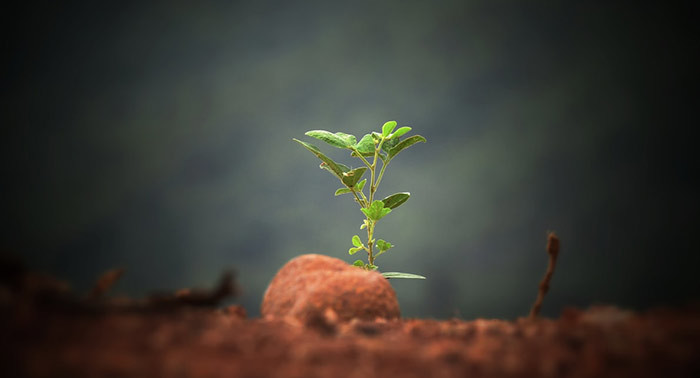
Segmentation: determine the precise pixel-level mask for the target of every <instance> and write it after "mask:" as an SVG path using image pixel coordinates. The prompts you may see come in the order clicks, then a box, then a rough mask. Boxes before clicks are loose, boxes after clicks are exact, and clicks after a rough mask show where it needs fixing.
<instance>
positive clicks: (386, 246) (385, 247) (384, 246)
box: [377, 239, 394, 252]
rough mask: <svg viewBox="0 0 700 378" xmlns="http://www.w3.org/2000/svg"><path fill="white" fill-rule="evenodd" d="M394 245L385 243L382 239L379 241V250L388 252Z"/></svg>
mask: <svg viewBox="0 0 700 378" xmlns="http://www.w3.org/2000/svg"><path fill="white" fill-rule="evenodd" d="M393 246H394V245H393V244H391V243H389V242H388V241H384V240H382V239H379V240H377V248H379V251H381V252H383V251H387V250H389V249H390V248H392V247H393Z"/></svg>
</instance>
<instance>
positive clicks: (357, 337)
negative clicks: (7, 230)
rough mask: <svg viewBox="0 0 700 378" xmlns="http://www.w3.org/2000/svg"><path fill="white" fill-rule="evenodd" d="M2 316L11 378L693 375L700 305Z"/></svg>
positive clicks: (699, 343)
mask: <svg viewBox="0 0 700 378" xmlns="http://www.w3.org/2000/svg"><path fill="white" fill-rule="evenodd" d="M10 315H11V314H9V313H7V312H5V313H4V315H3V318H4V319H2V327H0V334H2V335H3V337H2V339H3V340H2V342H1V343H0V348H1V349H0V351H1V352H2V356H3V359H6V360H5V362H3V366H4V368H3V370H4V371H5V373H3V374H1V375H2V376H3V377H23V376H26V377H98V376H101V377H384V378H386V377H394V376H395V377H600V376H607V377H691V376H696V377H697V376H700V358H699V357H700V317H699V315H700V311H698V310H697V309H685V310H679V309H675V310H671V309H665V310H664V309H659V310H654V311H650V312H646V313H643V314H637V313H630V312H625V311H622V310H619V309H616V308H613V307H599V308H592V309H590V310H588V311H578V310H573V309H570V310H567V311H565V313H564V314H563V316H562V317H561V318H560V319H557V320H552V319H538V320H535V321H530V320H526V319H521V320H517V321H502V320H486V319H477V320H472V321H465V320H458V319H453V320H447V321H436V320H428V319H402V320H394V321H351V322H347V323H333V322H332V321H328V319H325V318H319V319H317V321H316V322H310V323H309V324H306V325H304V324H299V323H295V322H293V321H271V320H264V319H245V318H244V314H242V311H241V309H240V308H239V307H236V306H232V307H231V308H229V309H224V310H214V309H194V308H181V309H173V310H168V311H162V310H158V311H123V310H118V311H117V310H110V311H84V310H80V311H74V310H66V309H63V310H53V311H52V312H41V313H37V314H34V316H33V317H32V319H27V318H24V319H21V318H19V319H18V318H15V319H9V318H8V316H10Z"/></svg>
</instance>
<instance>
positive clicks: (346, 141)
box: [306, 130, 355, 148]
mask: <svg viewBox="0 0 700 378" xmlns="http://www.w3.org/2000/svg"><path fill="white" fill-rule="evenodd" d="M306 135H308V136H310V137H312V138H316V139H319V140H322V141H324V142H326V143H328V144H330V145H331V146H333V147H338V148H350V146H352V145H354V144H355V143H354V140H355V137H354V136H352V135H350V134H345V133H335V134H334V133H332V132H330V131H326V130H311V131H307V132H306ZM350 142H352V143H350Z"/></svg>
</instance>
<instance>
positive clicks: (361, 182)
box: [355, 179, 367, 191]
mask: <svg viewBox="0 0 700 378" xmlns="http://www.w3.org/2000/svg"><path fill="white" fill-rule="evenodd" d="M366 183H367V179H363V180H362V181H360V182H358V183H357V184H355V190H357V191H362V188H364V187H365V184H366Z"/></svg>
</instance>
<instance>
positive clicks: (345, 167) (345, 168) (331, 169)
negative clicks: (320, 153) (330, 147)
mask: <svg viewBox="0 0 700 378" xmlns="http://www.w3.org/2000/svg"><path fill="white" fill-rule="evenodd" d="M335 165H336V166H337V167H338V168H340V170H341V172H343V173H345V172H348V171H350V167H348V166H347V165H345V164H342V163H338V162H336V163H335ZM318 167H319V168H321V169H325V170H327V171H328V172H330V173H332V174H333V176H336V177H337V176H338V175H336V174H335V171H334V170H333V168H331V167H330V166H329V165H328V164H326V163H325V162H324V163H321V165H319V166H318ZM338 178H340V177H338ZM340 181H341V182H342V181H343V179H342V178H340Z"/></svg>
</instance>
